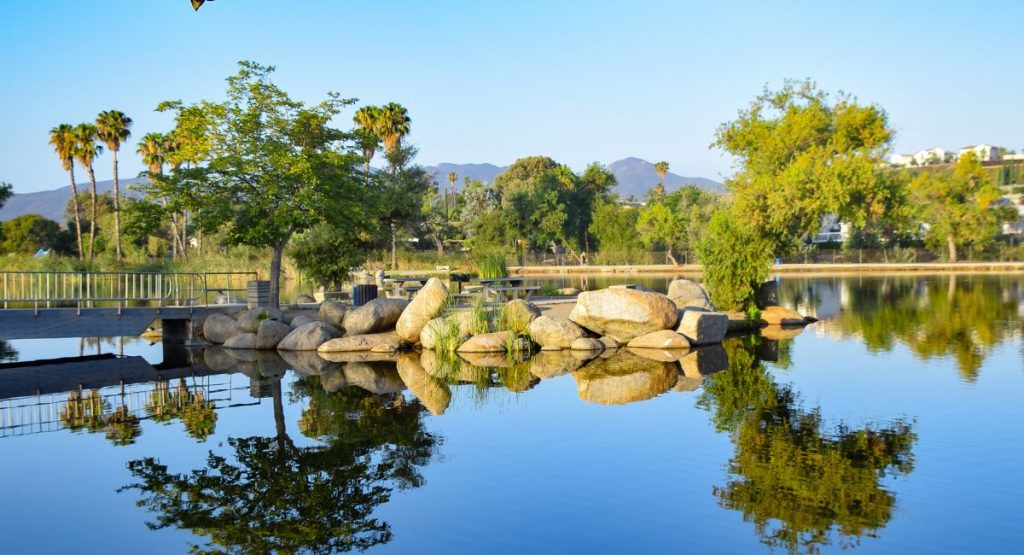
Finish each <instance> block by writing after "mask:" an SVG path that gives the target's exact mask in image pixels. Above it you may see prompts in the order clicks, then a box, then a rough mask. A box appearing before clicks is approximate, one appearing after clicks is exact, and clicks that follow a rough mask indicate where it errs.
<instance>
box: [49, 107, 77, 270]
mask: <svg viewBox="0 0 1024 555" xmlns="http://www.w3.org/2000/svg"><path fill="white" fill-rule="evenodd" d="M76 144H77V143H76V141H75V135H74V128H73V127H71V126H70V125H68V124H66V123H62V124H60V125H58V126H57V127H54V128H53V129H51V130H50V145H52V146H53V150H54V151H56V152H57V158H60V163H61V166H63V167H64V169H65V170H66V171H67V172H68V175H69V176H70V177H71V203H72V206H74V209H75V238H76V239H77V240H78V258H79V259H81V258H83V257H84V256H85V250H84V249H83V248H82V219H81V215H80V213H81V209H80V208H79V206H78V187H77V186H76V185H75V145H76Z"/></svg>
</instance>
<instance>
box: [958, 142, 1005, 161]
mask: <svg viewBox="0 0 1024 555" xmlns="http://www.w3.org/2000/svg"><path fill="white" fill-rule="evenodd" d="M968 152H973V153H974V155H975V156H977V157H978V161H980V162H996V161H998V160H999V159H1000V149H999V147H997V146H992V145H974V146H965V147H963V148H961V149H960V156H963V155H964V154H967V153H968Z"/></svg>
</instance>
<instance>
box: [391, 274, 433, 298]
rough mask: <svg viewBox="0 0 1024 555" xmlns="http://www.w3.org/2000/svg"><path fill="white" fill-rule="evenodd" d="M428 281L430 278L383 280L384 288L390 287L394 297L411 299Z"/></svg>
mask: <svg viewBox="0 0 1024 555" xmlns="http://www.w3.org/2000/svg"><path fill="white" fill-rule="evenodd" d="M428 281H430V276H388V277H385V278H384V287H385V289H387V287H388V286H389V285H390V286H391V289H392V291H393V292H394V294H395V295H397V296H400V297H406V298H410V299H411V298H412V297H413V295H415V294H416V293H417V292H418V291H419V290H420V289H423V286H424V285H426V284H427V282H428ZM407 283H408V284H411V285H406V284H407Z"/></svg>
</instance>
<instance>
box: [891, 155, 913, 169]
mask: <svg viewBox="0 0 1024 555" xmlns="http://www.w3.org/2000/svg"><path fill="white" fill-rule="evenodd" d="M889 164H891V165H893V166H896V167H900V168H907V167H910V166H912V165H914V155H913V154H893V155H892V156H890V157H889Z"/></svg>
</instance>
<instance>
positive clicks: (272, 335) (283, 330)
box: [256, 320, 292, 349]
mask: <svg viewBox="0 0 1024 555" xmlns="http://www.w3.org/2000/svg"><path fill="white" fill-rule="evenodd" d="M291 332H292V329H291V328H290V327H288V324H285V323H284V322H278V321H277V320H263V321H262V322H260V325H259V327H258V328H256V348H257V349H275V348H277V345H278V343H280V342H281V340H282V339H284V338H285V337H288V334H289V333H291Z"/></svg>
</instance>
